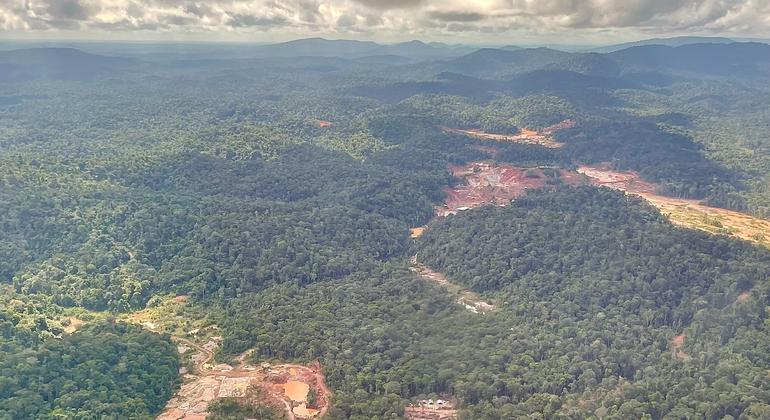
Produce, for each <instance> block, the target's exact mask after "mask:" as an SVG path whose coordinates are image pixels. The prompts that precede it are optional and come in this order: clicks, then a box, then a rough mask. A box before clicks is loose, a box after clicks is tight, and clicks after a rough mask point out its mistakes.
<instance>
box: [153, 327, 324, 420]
mask: <svg viewBox="0 0 770 420" xmlns="http://www.w3.org/2000/svg"><path fill="white" fill-rule="evenodd" d="M173 339H174V341H176V342H177V343H178V344H179V345H180V352H182V353H186V352H187V351H190V350H192V351H194V352H195V354H193V355H192V357H191V360H193V362H194V363H195V365H194V367H193V371H192V372H190V373H187V374H185V375H184V379H185V382H184V384H183V385H182V387H181V389H180V390H179V391H178V392H177V394H176V395H175V396H174V397H173V398H172V399H171V400H169V402H168V404H166V408H165V410H164V412H163V413H161V415H160V416H158V419H159V420H182V419H184V420H197V419H204V418H206V416H207V415H208V405H209V404H210V403H211V402H212V401H214V400H216V399H218V398H225V397H235V398H243V397H246V393H247V392H248V390H249V389H251V388H253V387H256V388H259V389H261V390H262V391H263V392H264V395H263V399H264V402H266V403H268V404H271V405H274V406H276V407H283V408H284V409H285V410H286V415H287V417H288V418H289V419H290V420H295V419H297V418H310V417H323V416H324V414H326V411H327V410H328V406H329V398H330V396H331V390H330V389H329V388H328V387H327V386H326V383H325V381H324V377H323V374H322V373H321V365H320V363H318V362H315V363H312V364H311V365H310V366H301V365H290V364H279V365H271V364H268V363H263V364H261V365H260V366H253V365H250V364H248V363H245V360H246V358H247V356H248V353H244V354H243V355H242V356H240V357H238V358H237V360H236V361H237V362H238V363H237V364H235V365H234V366H232V365H228V364H224V363H223V364H218V365H216V366H211V363H210V362H211V360H213V357H214V353H213V351H214V349H215V348H216V346H217V344H216V342H214V341H210V342H209V343H206V344H205V345H202V346H201V345H199V344H198V343H196V342H194V341H192V340H188V339H185V338H178V337H173ZM211 343H214V344H213V345H211ZM290 381H298V382H302V383H305V384H307V385H308V386H309V388H310V389H312V390H314V391H315V393H316V396H317V399H316V401H317V402H316V404H315V406H314V407H309V408H308V407H305V404H304V402H302V401H293V400H292V399H291V398H289V396H288V395H287V394H286V390H285V385H286V384H287V383H288V382H290ZM303 412H305V413H309V415H306V416H303V415H301V414H300V413H303Z"/></svg>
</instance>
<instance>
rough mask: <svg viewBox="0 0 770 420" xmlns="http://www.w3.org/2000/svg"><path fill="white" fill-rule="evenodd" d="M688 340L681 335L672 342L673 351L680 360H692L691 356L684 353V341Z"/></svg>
mask: <svg viewBox="0 0 770 420" xmlns="http://www.w3.org/2000/svg"><path fill="white" fill-rule="evenodd" d="M685 338H686V335H685V334H679V335H677V336H676V337H674V339H673V340H671V351H672V353H673V355H674V357H676V358H677V359H679V360H687V359H689V358H690V356H689V355H688V354H687V353H685V352H684V351H682V346H684V340H685Z"/></svg>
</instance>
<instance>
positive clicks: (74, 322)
mask: <svg viewBox="0 0 770 420" xmlns="http://www.w3.org/2000/svg"><path fill="white" fill-rule="evenodd" d="M67 321H68V323H67V325H65V326H64V332H65V333H67V334H72V333H74V332H75V331H77V330H78V329H79V328H80V327H82V326H83V324H85V321H83V320H81V319H79V318H75V317H74V316H71V317H68V318H67Z"/></svg>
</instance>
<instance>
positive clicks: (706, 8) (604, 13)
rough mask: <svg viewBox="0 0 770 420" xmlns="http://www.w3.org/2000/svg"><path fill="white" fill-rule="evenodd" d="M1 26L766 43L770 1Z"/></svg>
mask: <svg viewBox="0 0 770 420" xmlns="http://www.w3.org/2000/svg"><path fill="white" fill-rule="evenodd" d="M0 29H1V30H2V31H4V32H6V33H15V34H41V35H43V34H45V33H51V32H55V33H74V34H82V35H83V37H88V36H91V35H90V34H94V33H105V32H107V33H109V32H112V33H129V32H135V33H136V32H141V33H143V34H145V35H146V36H147V37H152V36H153V34H193V35H194V34H197V35H198V36H201V37H206V36H217V34H222V33H227V34H230V35H231V37H239V36H240V37H244V38H250V39H253V38H254V37H255V36H263V37H269V38H270V37H272V38H292V37H298V36H306V35H312V36H320V35H323V36H329V37H345V36H354V35H357V34H370V35H371V36H372V37H375V38H380V39H406V38H424V39H431V38H436V39H457V40H458V41H464V40H472V41H485V42H498V41H500V42H501V43H503V42H505V39H502V38H508V39H510V40H513V41H515V40H516V39H522V38H524V39H526V38H531V39H532V40H537V39H539V38H543V39H546V38H550V40H568V39H595V38H600V37H609V36H614V35H617V34H626V36H628V34H630V33H637V34H648V35H669V34H682V33H695V34H712V33H724V34H728V35H730V34H732V35H745V36H757V37H765V36H770V0H623V1H621V0H471V1H461V0H256V1H245V0H0ZM255 34H256V35H255ZM490 34H495V35H494V37H493V36H492V35H490Z"/></svg>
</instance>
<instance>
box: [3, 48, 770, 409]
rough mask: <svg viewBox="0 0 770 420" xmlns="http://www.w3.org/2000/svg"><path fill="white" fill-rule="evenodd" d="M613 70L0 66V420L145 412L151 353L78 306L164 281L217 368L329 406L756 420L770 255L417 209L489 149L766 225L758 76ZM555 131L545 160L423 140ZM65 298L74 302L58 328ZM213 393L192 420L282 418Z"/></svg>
mask: <svg viewBox="0 0 770 420" xmlns="http://www.w3.org/2000/svg"><path fill="white" fill-rule="evenodd" d="M137 48H138V47H137ZM752 48H753V47H752ZM684 52H686V53H688V54H695V53H696V52H697V51H696V52H692V51H684ZM36 54H45V52H39V51H38V52H37V53H36ZM57 54H64V55H66V54H72V53H66V52H61V51H58V52H57ZM148 54H149V53H148ZM244 54H245V53H244ZM627 54H629V53H623V54H607V55H601V56H599V55H593V54H586V55H581V54H572V53H563V52H556V51H553V50H547V49H532V50H527V49H525V50H521V51H518V50H517V51H505V50H495V49H486V50H481V51H478V52H476V53H471V55H469V56H464V57H443V59H442V60H425V61H419V62H412V61H410V62H409V63H407V64H382V63H380V62H375V61H368V60H363V59H357V58H350V57H345V58H341V57H333V56H328V57H302V58H299V57H290V58H286V57H283V56H280V57H260V58H258V59H257V58H253V57H250V58H243V59H240V60H227V59H207V58H206V57H205V56H195V57H193V58H194V59H195V60H194V61H185V60H176V59H174V58H168V59H160V58H157V57H156V56H152V58H151V59H150V58H147V57H145V58H142V56H141V54H140V55H139V58H135V59H132V60H125V61H124V60H108V61H107V62H105V63H104V66H105V67H100V68H101V69H104V68H106V69H109V71H107V72H102V71H95V72H80V71H76V70H77V69H75V70H73V69H71V68H64V70H66V71H64V70H62V71H61V72H49V73H45V74H38V73H37V72H29V73H23V72H21V73H14V74H13V75H11V76H13V78H12V80H10V79H9V80H6V79H2V78H0V239H2V240H0V283H2V285H1V286H0V291H2V299H0V302H2V305H0V334H2V336H1V337H2V338H0V356H1V357H0V385H1V386H0V393H2V394H1V395H2V398H0V401H2V402H0V418H14V419H15V418H54V417H57V416H58V417H65V418H95V417H101V418H129V417H131V416H133V417H136V418H146V417H152V416H154V415H156V414H157V413H158V412H159V411H160V410H161V409H162V407H163V406H164V404H165V402H166V401H167V400H168V399H169V397H170V396H171V395H172V394H173V392H174V390H175V389H176V387H177V386H178V384H179V381H180V379H179V378H178V375H177V369H178V367H179V366H178V365H179V361H178V360H177V355H176V349H175V347H174V346H173V345H172V344H171V342H170V341H169V337H166V336H161V335H158V334H155V333H151V332H149V331H144V330H142V329H141V328H139V327H137V326H131V325H125V324H122V323H120V322H113V321H110V320H109V319H108V320H102V321H99V319H104V318H109V317H110V316H111V315H119V314H126V313H130V312H132V311H135V310H140V309H143V308H145V307H146V306H147V305H148V303H149V302H152V299H153V297H157V296H161V295H162V296H166V295H169V294H178V295H181V294H184V295H189V297H190V299H189V303H188V305H190V307H191V308H194V309H195V311H194V313H196V314H204V313H205V314H207V315H206V316H207V321H209V322H211V323H212V324H216V325H218V326H219V328H220V329H221V332H222V335H223V344H222V347H221V349H220V350H219V353H218V354H217V357H218V358H219V359H221V360H227V358H228V357H231V356H234V355H237V354H240V353H242V352H243V351H245V350H247V349H252V348H253V349H255V353H254V361H255V362H258V361H261V360H266V359H267V360H284V361H294V362H310V361H313V360H316V359H317V360H320V362H321V364H322V365H323V367H324V374H325V375H326V380H327V383H328V384H329V386H330V387H331V388H332V390H333V391H334V398H333V401H332V408H331V409H330V411H329V413H328V417H329V418H334V419H343V418H352V419H373V418H402V416H403V412H404V406H405V405H406V404H408V403H409V402H414V401H416V400H417V399H421V398H438V397H442V398H450V399H453V400H454V401H456V402H457V404H458V406H459V408H461V409H462V413H461V414H462V416H465V418H473V419H476V418H478V419H485V418H488V419H494V418H522V417H529V418H618V419H621V418H654V419H659V418H709V419H722V418H731V417H732V418H757V419H759V418H767V417H768V415H769V414H770V383H768V378H767V371H768V369H770V360H768V358H767V356H766V355H767V354H768V352H770V349H769V348H767V346H768V344H767V343H770V340H769V339H770V337H769V336H768V335H769V334H770V330H769V329H768V328H770V327H768V325H770V324H768V322H767V304H768V303H770V297H769V296H768V294H769V293H770V283H768V273H770V266H768V265H769V264H770V252H769V251H767V250H765V249H759V248H755V247H753V246H752V245H750V244H748V243H744V242H741V241H738V240H734V239H729V238H727V237H722V236H709V235H707V234H705V233H700V232H695V231H690V230H686V229H682V228H677V227H674V226H672V225H671V224H670V223H668V221H666V219H665V217H664V216H662V215H661V214H659V213H658V212H657V211H656V210H655V209H653V208H651V207H650V206H648V205H646V204H645V203H644V202H642V201H640V200H638V199H635V198H629V197H626V196H624V195H622V194H620V193H617V192H613V191H610V190H606V189H596V188H587V187H580V188H566V187H564V188H559V189H557V190H555V191H550V190H549V191H543V192H530V193H529V194H528V195H527V196H525V197H524V198H521V199H518V200H516V201H515V202H514V203H513V204H512V205H511V206H509V207H507V208H502V209H501V208H492V207H485V208H482V209H476V210H473V211H470V212H466V213H462V214H460V215H457V216H452V217H448V218H446V219H435V220H434V214H435V213H434V211H435V206H440V204H441V203H442V201H443V200H444V192H443V190H444V188H445V187H446V186H448V185H453V184H455V183H458V182H461V181H460V180H458V179H455V178H453V177H452V176H451V174H450V173H449V171H448V170H447V167H448V165H449V164H460V163H466V162H471V161H478V160H486V159H490V154H489V152H485V151H484V149H483V148H479V147H478V146H490V145H493V146H494V148H495V150H496V153H495V157H494V159H495V160H497V161H500V162H508V163H511V164H515V165H520V166H525V167H534V166H549V167H563V168H567V169H570V168H574V167H575V166H576V165H577V164H580V163H600V162H608V163H610V165H612V166H613V167H615V168H618V169H632V170H636V171H638V172H639V173H640V174H641V175H642V177H643V178H645V179H646V180H648V181H651V182H655V183H657V184H658V185H659V186H660V192H662V193H664V194H668V195H672V196H676V197H686V198H694V199H703V200H706V201H707V202H708V203H710V204H712V205H717V206H722V207H727V208H733V209H738V210H742V211H746V212H751V213H754V214H757V215H764V216H767V215H768V214H770V213H768V208H770V195H769V194H770V191H768V188H767V185H768V184H767V180H768V179H770V167H768V162H770V159H768V150H769V149H768V147H770V143H768V142H767V138H766V135H764V133H766V128H767V126H768V124H770V115H768V113H767V112H766V109H767V106H766V105H767V103H766V102H767V100H766V98H767V97H768V96H767V95H766V93H767V92H766V91H767V87H766V86H767V85H766V83H764V81H766V80H767V79H766V75H764V74H763V73H762V74H759V75H757V74H754V73H752V74H751V75H724V74H722V75H719V74H716V75H715V74H714V73H713V71H715V70H714V69H711V68H709V69H705V70H704V69H700V70H699V69H693V68H686V69H683V68H680V67H676V68H667V67H660V68H654V69H649V68H647V67H645V63H644V62H643V61H639V60H638V59H637V58H636V57H629V56H627ZM34 57H36V55H33V56H32V58H34ZM77 57H81V56H80V55H78V56H77ZM148 57H150V56H149V55H148ZM0 58H1V59H2V60H11V59H14V58H13V57H11V58H7V57H3V54H2V52H1V51H0ZM32 58H29V57H27V58H26V59H32ZM81 58H82V57H81ZM760 58H761V56H760ZM93 60H97V61H98V60H99V56H89V57H88V60H86V61H81V65H83V66H89V65H90V64H89V63H91V62H92V61H93ZM757 60H759V58H758V59H757ZM47 63H48V64H50V65H53V64H51V63H56V59H55V58H49V60H48V61H47ZM66 63H70V64H66ZM66 63H65V64H62V66H65V67H66V65H71V63H72V62H70V61H67V62H66ZM760 64H761V63H760ZM24 65H27V64H24ZM661 66H662V64H661ZM757 68H762V67H761V66H759V65H758V67H757ZM699 71H700V73H699ZM25 75H26V76H25ZM77 75H82V76H83V77H82V78H81V77H75V76H77ZM22 76H25V77H22ZM64 76H67V77H64ZM86 76H87V77H86ZM9 77H10V76H9ZM567 119H573V120H575V121H576V122H577V123H576V125H575V127H572V128H569V129H566V130H563V131H560V132H558V133H556V134H555V137H556V139H557V140H558V141H560V142H563V143H565V147H563V148H561V149H546V148H542V147H539V146H532V145H522V144H515V143H497V142H496V143H493V144H490V143H489V142H484V141H482V140H477V139H473V138H470V137H466V136H462V135H458V134H449V133H446V132H444V131H442V129H441V128H442V127H453V128H478V129H484V130H488V131H492V132H500V133H515V132H516V131H517V130H518V129H519V128H520V127H526V128H530V129H543V128H545V127H548V126H550V125H553V124H557V123H559V122H561V121H564V120H567ZM322 122H323V124H322ZM426 224H427V225H428V229H427V231H426V233H425V234H424V235H423V237H421V238H420V239H418V240H417V241H414V240H412V239H410V237H409V228H412V227H416V226H422V225H426ZM415 254H417V255H418V258H419V260H420V262H422V263H425V264H427V265H428V266H430V267H431V268H433V269H435V270H439V271H441V272H443V273H444V274H446V275H447V276H448V277H449V278H450V279H452V280H453V281H454V282H456V283H457V284H459V285H462V286H464V287H466V288H468V289H470V290H473V291H474V292H476V293H479V294H480V295H482V296H483V297H484V298H485V299H489V300H490V301H494V302H495V304H496V306H497V310H495V311H494V312H491V313H488V314H485V315H483V316H482V315H479V314H474V313H471V312H469V311H467V310H465V309H464V308H463V307H462V306H460V305H457V304H456V299H455V297H454V296H453V295H452V294H450V293H447V291H446V290H445V289H443V288H441V287H439V286H437V285H434V284H432V283H430V282H426V281H424V280H423V279H421V278H420V277H419V276H417V275H416V274H415V273H413V272H412V271H410V270H409V260H410V258H411V257H412V256H413V255H415ZM71 311H82V312H83V313H87V311H100V312H101V313H100V316H98V317H97V316H93V317H91V318H88V319H87V321H88V322H87V324H86V326H84V327H81V328H80V329H79V330H77V331H76V332H74V333H71V334H69V333H65V332H64V327H65V325H64V324H65V323H66V322H67V321H66V319H67V314H70V313H71ZM678 336H679V337H681V338H680V340H681V339H683V344H682V346H681V348H677V347H676V346H675V345H674V339H675V337H678ZM677 346H678V344H677ZM241 403H242V401H236V400H223V401H221V402H218V403H216V404H214V405H213V406H212V408H211V412H212V415H213V418H223V419H225V418H226V419H229V418H245V417H249V416H261V417H262V418H272V417H276V418H278V417H279V416H280V412H278V411H274V410H271V409H270V408H268V407H262V406H257V407H251V406H248V405H243V404H241ZM129 413H130V414H129Z"/></svg>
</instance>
